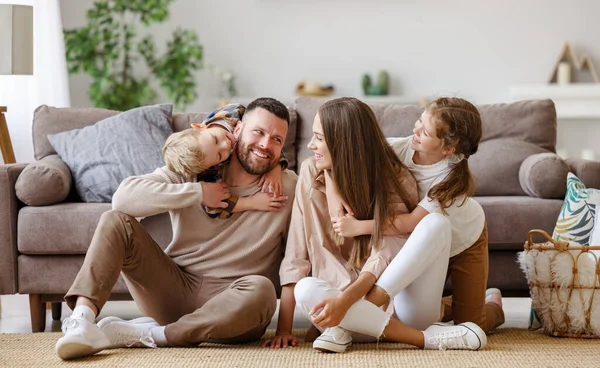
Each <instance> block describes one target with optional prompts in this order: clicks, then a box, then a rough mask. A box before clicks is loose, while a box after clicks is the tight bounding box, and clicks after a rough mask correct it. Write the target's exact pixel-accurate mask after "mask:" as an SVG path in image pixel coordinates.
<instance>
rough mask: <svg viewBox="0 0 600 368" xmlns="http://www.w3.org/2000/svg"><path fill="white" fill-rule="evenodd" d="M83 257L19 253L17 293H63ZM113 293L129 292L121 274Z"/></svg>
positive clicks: (79, 266)
mask: <svg viewBox="0 0 600 368" xmlns="http://www.w3.org/2000/svg"><path fill="white" fill-rule="evenodd" d="M83 259H84V257H83V256H82V255H79V256H39V255H38V256H28V255H20V256H19V259H18V265H19V275H18V278H19V293H20V294H59V295H64V294H66V292H67V291H68V290H69V289H70V288H71V285H73V281H75V277H76V276H77V273H78V272H79V270H80V269H81V266H82V265H83ZM111 292H112V293H113V294H114V293H118V294H129V291H128V290H127V285H126V284H125V281H124V280H123V276H122V275H121V276H119V278H118V279H117V283H116V284H115V286H114V287H113V288H112V291H111Z"/></svg>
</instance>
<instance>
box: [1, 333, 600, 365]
mask: <svg viewBox="0 0 600 368" xmlns="http://www.w3.org/2000/svg"><path fill="white" fill-rule="evenodd" d="M271 334H272V332H271ZM60 336H62V334H61V333H37V334H5V335H0V367H74V366H85V367H211V368H212V367H285V368H288V367H344V368H346V367H360V368H364V367H398V368H399V367H460V368H465V367H600V341H599V340H584V339H571V338H555V337H550V336H547V335H544V334H542V333H539V332H529V331H527V330H521V329H500V330H498V331H497V332H495V333H494V334H492V335H490V336H489V337H488V346H487V347H486V348H485V349H483V350H481V351H456V350H455V351H437V350H420V349H416V348H413V347H409V346H407V345H401V344H392V343H381V342H380V343H378V344H376V343H373V344H354V345H353V346H352V348H351V349H349V350H348V352H346V353H344V354H324V353H320V352H317V351H316V350H313V349H312V347H311V346H312V345H311V344H310V343H305V342H301V343H300V344H299V346H297V347H294V348H286V349H278V350H274V349H267V348H261V347H260V346H259V344H258V343H256V344H247V345H239V346H225V345H213V344H202V345H200V346H199V347H197V348H162V349H141V348H138V349H115V350H105V351H102V352H100V353H98V354H96V355H95V356H91V357H87V358H85V359H80V360H76V361H69V362H63V361H61V360H60V359H59V358H58V357H57V356H56V353H55V352H54V345H55V344H56V340H58V338H59V337H60Z"/></svg>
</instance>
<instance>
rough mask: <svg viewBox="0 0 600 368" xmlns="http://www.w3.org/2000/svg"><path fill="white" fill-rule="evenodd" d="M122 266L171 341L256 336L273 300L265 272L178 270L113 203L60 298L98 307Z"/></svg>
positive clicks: (136, 294) (132, 288)
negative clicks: (226, 274) (232, 274)
mask: <svg viewBox="0 0 600 368" xmlns="http://www.w3.org/2000/svg"><path fill="white" fill-rule="evenodd" d="M121 272H122V273H123V275H124V278H125V281H126V282H127V286H128V288H129V291H130V292H131V295H132V296H133V299H134V300H135V301H136V303H137V304H138V306H139V307H140V309H141V310H142V312H143V313H144V314H145V315H147V316H149V317H152V318H154V319H155V320H156V321H157V322H158V323H159V324H160V325H161V326H166V328H165V335H166V338H167V342H168V345H170V346H187V345H197V344H199V343H201V342H220V343H242V342H249V341H255V340H258V339H260V338H261V336H262V335H263V334H264V332H265V330H266V328H267V326H268V325H269V323H270V321H271V318H272V317H273V314H274V313H275V308H276V305H277V297H276V294H275V288H274V287H273V283H272V282H271V281H270V280H269V279H267V278H266V277H263V276H246V277H242V278H239V279H216V278H211V277H207V276H202V275H196V274H190V273H186V272H184V271H183V270H182V269H181V268H180V267H179V266H177V265H176V264H175V262H173V260H172V259H171V258H170V257H169V256H168V255H166V254H165V253H164V251H163V250H162V249H161V248H160V247H159V246H158V244H156V242H155V241H154V240H153V239H152V237H150V235H149V234H148V232H147V231H146V230H145V229H144V228H143V226H142V225H141V224H140V223H139V222H138V221H137V220H136V219H135V218H133V217H131V216H128V215H125V214H123V213H121V212H118V211H109V212H106V213H104V214H103V215H102V217H101V219H100V223H99V224H98V228H97V229H96V232H95V234H94V238H93V239H92V243H91V245H90V248H89V249H88V252H87V254H86V257H85V261H84V263H83V266H82V267H81V270H80V271H79V274H78V275H77V277H76V279H75V281H74V283H73V285H72V286H71V289H70V290H69V292H68V293H67V295H66V296H65V300H66V302H67V305H68V306H69V307H70V308H71V309H73V308H74V307H75V303H76V301H77V297H78V296H83V297H86V298H89V299H90V300H91V301H92V302H93V303H94V304H95V305H96V306H97V307H98V310H101V309H102V307H103V306H104V303H106V301H107V300H108V297H109V295H110V291H111V289H112V287H113V286H114V284H115V283H116V282H117V279H118V277H119V274H120V273H121Z"/></svg>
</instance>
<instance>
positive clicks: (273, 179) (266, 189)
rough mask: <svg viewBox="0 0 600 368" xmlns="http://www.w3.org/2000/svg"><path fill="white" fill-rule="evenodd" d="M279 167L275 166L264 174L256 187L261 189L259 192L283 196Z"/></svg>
mask: <svg viewBox="0 0 600 368" xmlns="http://www.w3.org/2000/svg"><path fill="white" fill-rule="evenodd" d="M281 173H282V170H281V165H279V164H278V165H277V166H275V167H274V168H272V169H271V170H270V171H269V172H267V173H264V174H263V176H262V177H261V178H260V181H259V182H258V186H259V187H262V189H261V192H263V193H273V194H275V195H278V196H282V195H283V189H282V185H281Z"/></svg>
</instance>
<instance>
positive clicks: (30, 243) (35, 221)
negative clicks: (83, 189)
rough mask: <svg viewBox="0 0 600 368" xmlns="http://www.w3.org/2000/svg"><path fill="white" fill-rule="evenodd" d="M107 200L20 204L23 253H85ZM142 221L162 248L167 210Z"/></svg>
mask: <svg viewBox="0 0 600 368" xmlns="http://www.w3.org/2000/svg"><path fill="white" fill-rule="evenodd" d="M111 208H112V206H111V205H110V204H109V203H63V204H56V205H52V206H45V207H23V208H21V209H20V210H19V214H18V224H17V226H18V229H17V234H18V235H17V247H18V250H19V252H20V253H24V254H55V255H56V254H85V253H86V252H87V249H88V247H89V246H90V243H91V241H92V237H93V236H94V232H95V231H96V227H97V226H98V221H99V220H100V216H101V215H102V214H103V213H104V212H106V211H109V210H111ZM142 225H144V227H145V228H146V230H148V232H149V233H150V235H151V236H152V238H153V239H154V240H155V241H156V242H157V243H158V244H159V245H160V246H161V248H163V249H165V248H166V246H167V245H168V244H169V242H170V241H171V237H172V230H171V221H170V219H169V214H168V213H163V214H160V215H156V216H151V217H147V218H144V219H143V220H142Z"/></svg>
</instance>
